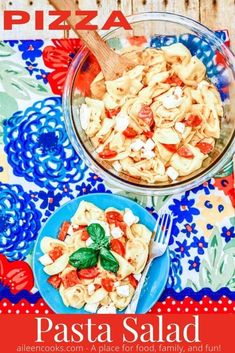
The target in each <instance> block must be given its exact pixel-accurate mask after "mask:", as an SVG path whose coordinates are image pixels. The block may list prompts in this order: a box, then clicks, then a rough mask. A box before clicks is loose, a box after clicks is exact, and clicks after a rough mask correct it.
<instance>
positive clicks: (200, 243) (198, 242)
mask: <svg viewBox="0 0 235 353" xmlns="http://www.w3.org/2000/svg"><path fill="white" fill-rule="evenodd" d="M191 247H192V248H197V252H198V254H199V255H203V254H204V249H206V248H208V243H207V242H206V241H205V238H204V237H203V236H202V237H201V238H197V237H193V242H192V243H191Z"/></svg>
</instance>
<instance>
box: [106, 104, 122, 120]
mask: <svg viewBox="0 0 235 353" xmlns="http://www.w3.org/2000/svg"><path fill="white" fill-rule="evenodd" d="M120 110H121V108H120V107H117V108H114V109H105V114H106V116H107V118H110V119H111V118H112V117H113V116H116V115H117V114H118V113H119V112H120Z"/></svg>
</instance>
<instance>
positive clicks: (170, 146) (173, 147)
mask: <svg viewBox="0 0 235 353" xmlns="http://www.w3.org/2000/svg"><path fill="white" fill-rule="evenodd" d="M162 145H163V146H164V147H165V148H166V149H167V151H169V152H172V153H175V152H176V151H177V149H178V145H173V144H167V143H162Z"/></svg>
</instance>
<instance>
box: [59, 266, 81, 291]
mask: <svg viewBox="0 0 235 353" xmlns="http://www.w3.org/2000/svg"><path fill="white" fill-rule="evenodd" d="M62 283H63V286H64V288H70V287H73V286H76V284H79V283H80V280H79V278H78V274H77V271H76V270H71V271H69V272H68V273H66V274H65V275H64V276H63V277H62Z"/></svg>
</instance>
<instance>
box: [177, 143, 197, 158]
mask: <svg viewBox="0 0 235 353" xmlns="http://www.w3.org/2000/svg"><path fill="white" fill-rule="evenodd" d="M177 153H178V155H179V156H180V157H183V158H188V159H191V158H193V157H194V154H193V153H192V152H191V151H190V149H189V148H187V147H184V146H182V147H180V148H179V149H178V151H177Z"/></svg>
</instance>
